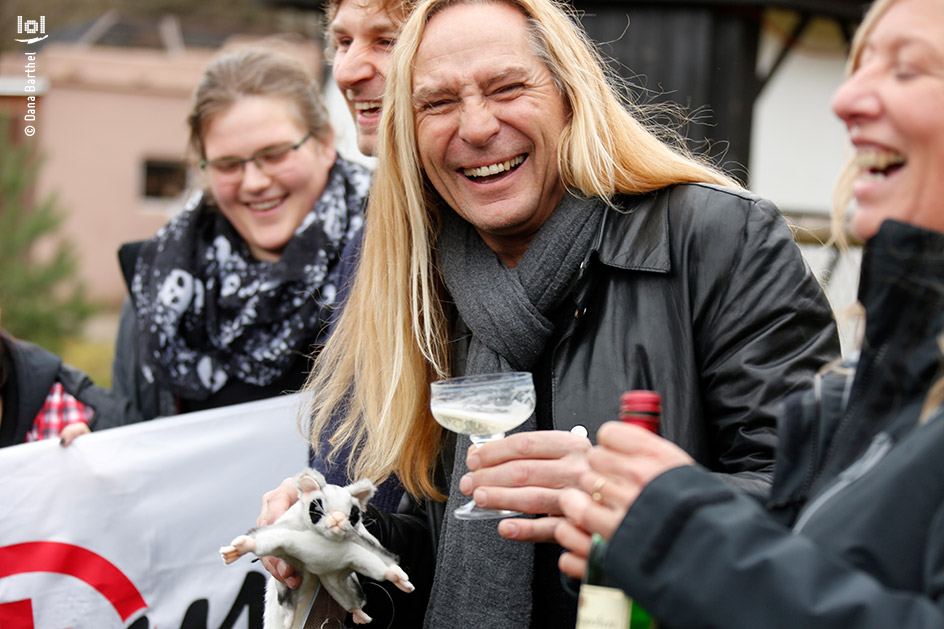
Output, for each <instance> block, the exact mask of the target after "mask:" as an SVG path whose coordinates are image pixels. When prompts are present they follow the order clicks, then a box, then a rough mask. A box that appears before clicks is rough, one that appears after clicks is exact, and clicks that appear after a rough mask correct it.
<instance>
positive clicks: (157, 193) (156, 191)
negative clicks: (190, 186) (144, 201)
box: [144, 159, 187, 199]
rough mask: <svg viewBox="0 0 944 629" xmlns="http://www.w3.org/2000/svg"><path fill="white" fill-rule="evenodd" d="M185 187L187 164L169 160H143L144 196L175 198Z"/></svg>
mask: <svg viewBox="0 0 944 629" xmlns="http://www.w3.org/2000/svg"><path fill="white" fill-rule="evenodd" d="M186 188H187V164H185V163H184V162H176V161H170V160H157V159H149V160H145V162H144V196H145V198H148V199H176V198H177V197H179V196H180V195H181V194H183V192H184V190H185V189H186Z"/></svg>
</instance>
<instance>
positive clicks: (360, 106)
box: [354, 100, 380, 116]
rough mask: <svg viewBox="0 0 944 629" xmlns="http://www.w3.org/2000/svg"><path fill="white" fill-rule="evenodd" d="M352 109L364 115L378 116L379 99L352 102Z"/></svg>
mask: <svg viewBox="0 0 944 629" xmlns="http://www.w3.org/2000/svg"><path fill="white" fill-rule="evenodd" d="M354 110H355V111H357V113H359V114H364V115H365V116H378V115H380V101H379V100H371V101H363V102H357V103H354Z"/></svg>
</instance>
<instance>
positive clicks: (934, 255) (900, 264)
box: [859, 220, 944, 347]
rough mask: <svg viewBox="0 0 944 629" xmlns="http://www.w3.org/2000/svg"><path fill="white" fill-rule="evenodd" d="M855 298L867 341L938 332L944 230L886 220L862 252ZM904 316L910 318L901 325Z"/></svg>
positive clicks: (942, 310) (943, 309) (943, 306)
mask: <svg viewBox="0 0 944 629" xmlns="http://www.w3.org/2000/svg"><path fill="white" fill-rule="evenodd" d="M859 301H860V302H862V305H863V306H864V307H865V312H866V327H865V339H866V343H867V344H868V345H870V346H872V347H877V346H878V345H880V344H881V343H883V342H885V341H886V340H887V339H889V338H891V337H895V336H897V335H898V334H902V333H907V335H908V336H910V337H912V338H915V337H916V338H928V337H936V336H937V335H938V334H940V333H941V330H942V327H944V325H942V324H944V321H942V319H944V234H942V233H940V232H935V231H929V230H926V229H922V228H920V227H915V226H914V225H909V224H907V223H901V222H898V221H892V220H888V221H885V222H884V223H882V226H881V227H880V228H879V231H878V233H877V234H876V235H875V236H873V237H872V238H870V239H869V241H868V242H867V243H866V245H865V248H864V250H863V254H862V273H861V276H860V282H859ZM903 318H907V319H908V320H909V321H910V322H911V323H910V324H909V325H907V326H906V325H904V322H903Z"/></svg>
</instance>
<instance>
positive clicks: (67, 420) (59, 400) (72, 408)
mask: <svg viewBox="0 0 944 629" xmlns="http://www.w3.org/2000/svg"><path fill="white" fill-rule="evenodd" d="M94 412H95V411H94V410H93V409H92V408H91V407H89V406H86V405H85V404H83V403H82V402H80V401H78V400H77V399H75V398H74V397H73V396H71V395H69V394H68V393H66V391H65V389H63V388H62V384H61V383H59V382H56V383H54V384H53V385H52V387H51V388H50V389H49V395H47V396H46V403H45V404H43V408H42V409H41V410H40V411H39V413H37V415H36V419H34V420H33V427H32V428H31V429H30V431H29V432H28V433H27V434H26V441H39V440H40V439H58V438H59V433H61V432H62V429H63V428H65V427H66V426H68V425H69V424H74V423H75V422H86V423H88V421H89V420H90V419H92V415H93V414H94Z"/></svg>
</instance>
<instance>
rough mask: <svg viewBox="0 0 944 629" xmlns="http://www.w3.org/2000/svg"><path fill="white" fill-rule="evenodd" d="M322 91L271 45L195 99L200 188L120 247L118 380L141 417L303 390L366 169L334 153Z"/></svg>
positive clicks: (218, 68)
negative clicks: (150, 230)
mask: <svg viewBox="0 0 944 629" xmlns="http://www.w3.org/2000/svg"><path fill="white" fill-rule="evenodd" d="M317 90H318V86H317V84H316V83H315V82H314V81H313V80H312V77H311V76H310V75H309V74H308V72H307V71H306V70H305V69H304V68H303V67H302V66H301V64H299V63H297V62H295V61H294V60H292V59H290V58H288V57H287V56H284V55H282V54H280V53H276V52H273V51H270V50H262V49H249V50H243V51H239V52H235V53H230V54H227V55H224V56H221V57H219V58H218V59H217V60H216V61H214V62H213V63H212V64H211V65H210V66H209V67H208V68H207V70H206V72H205V73H204V75H203V78H202V80H201V82H200V84H199V85H198V86H197V88H196V91H195V93H194V102H193V108H192V111H191V113H190V116H189V117H188V123H189V126H190V142H189V145H190V149H191V152H192V154H193V157H194V161H195V162H196V163H197V164H198V165H199V168H200V171H201V173H202V176H203V182H204V185H205V189H204V190H203V191H201V192H200V193H198V194H196V195H194V196H193V197H192V198H191V199H190V201H189V202H188V203H187V207H186V208H185V210H184V211H183V212H182V213H181V214H180V215H178V216H176V217H175V218H174V219H173V220H171V221H170V222H169V223H168V224H167V225H166V226H165V227H163V228H162V229H161V230H160V231H159V232H158V233H157V235H156V236H155V237H154V238H152V239H151V240H148V241H145V242H142V243H131V244H130V245H125V246H124V247H122V250H121V252H119V258H120V259H121V264H122V270H123V272H124V274H125V278H126V281H127V283H128V288H129V293H130V295H129V299H128V300H127V301H126V303H125V306H124V308H123V311H122V315H121V323H120V329H119V332H118V339H117V345H116V350H115V360H114V364H113V383H114V384H113V386H114V388H115V389H116V391H117V392H118V393H120V394H122V395H125V396H126V397H128V398H130V399H131V400H133V405H134V406H135V407H136V409H137V410H138V411H139V412H140V414H141V419H151V418H154V417H159V416H166V415H174V414H177V413H185V412H190V411H196V410H200V409H205V408H213V407H218V406H225V405H229V404H236V403H240V402H246V401H250V400H257V399H263V398H267V397H272V396H276V395H279V394H281V393H284V392H291V391H296V390H298V389H299V388H301V386H302V384H303V383H304V381H305V377H306V375H307V372H308V360H309V356H310V355H311V354H312V352H313V351H315V350H316V349H317V347H318V344H319V343H320V342H321V341H322V340H323V337H324V333H325V328H326V326H327V321H328V318H329V316H330V312H331V309H332V307H333V306H335V301H336V296H337V292H338V289H339V288H340V287H339V285H338V284H339V277H338V271H339V269H338V266H339V258H340V254H341V251H342V249H343V248H344V246H345V244H346V243H347V241H348V240H349V239H350V237H351V236H352V235H353V234H354V233H355V232H356V231H357V230H358V229H359V228H360V226H361V224H362V220H363V214H362V212H363V205H364V198H365V196H366V194H367V190H368V187H369V184H370V173H369V172H368V171H367V170H366V169H364V168H363V167H361V166H358V165H356V164H352V163H350V162H347V161H345V160H343V159H341V158H340V157H338V156H337V154H336V152H335V149H334V133H333V131H332V129H331V126H330V122H329V119H328V114H327V111H326V110H325V107H324V104H323V103H322V101H321V99H320V96H319V94H318V91H317Z"/></svg>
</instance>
